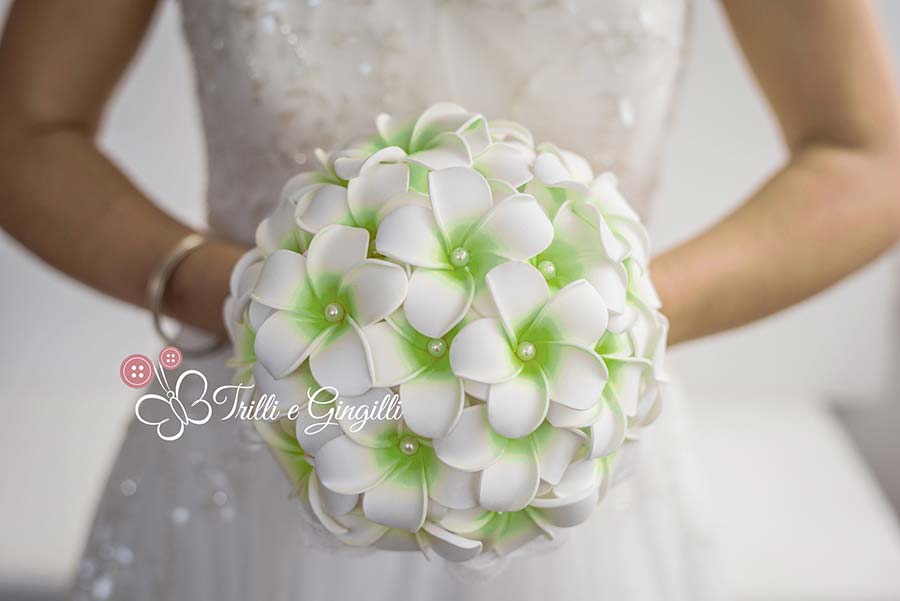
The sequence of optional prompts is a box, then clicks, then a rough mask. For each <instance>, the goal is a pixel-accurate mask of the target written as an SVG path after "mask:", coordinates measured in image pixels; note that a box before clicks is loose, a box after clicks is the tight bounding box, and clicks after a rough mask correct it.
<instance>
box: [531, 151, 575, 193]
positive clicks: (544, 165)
mask: <svg viewBox="0 0 900 601" xmlns="http://www.w3.org/2000/svg"><path fill="white" fill-rule="evenodd" d="M534 176H535V177H536V178H537V179H538V180H539V181H540V182H541V183H542V184H544V185H545V186H555V185H556V184H559V183H560V182H567V181H571V180H572V174H571V173H569V170H568V169H566V166H565V165H563V162H562V160H561V159H560V158H559V156H558V155H556V154H553V153H551V152H539V153H538V155H537V157H535V159H534Z"/></svg>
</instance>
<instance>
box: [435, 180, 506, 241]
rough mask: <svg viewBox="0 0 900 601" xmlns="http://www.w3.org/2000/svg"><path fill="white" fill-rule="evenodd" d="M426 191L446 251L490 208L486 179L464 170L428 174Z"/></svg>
mask: <svg viewBox="0 0 900 601" xmlns="http://www.w3.org/2000/svg"><path fill="white" fill-rule="evenodd" d="M428 189H429V193H430V197H431V206H432V208H433V209H434V219H435V222H436V223H437V225H438V228H439V229H440V231H441V232H442V233H443V236H444V240H445V241H446V243H447V248H448V249H450V250H452V249H454V248H456V247H458V246H461V245H462V243H463V241H464V240H465V237H466V234H467V233H468V231H469V229H470V228H471V227H472V226H473V225H474V224H475V223H478V221H480V220H481V218H482V217H484V216H485V215H487V214H488V212H489V211H490V210H491V206H492V205H493V201H492V200H491V188H490V186H489V185H488V182H487V180H486V179H485V178H484V176H483V175H481V174H480V173H478V172H477V171H475V170H474V169H469V168H467V167H453V168H450V169H442V170H440V171H433V172H431V173H429V174H428Z"/></svg>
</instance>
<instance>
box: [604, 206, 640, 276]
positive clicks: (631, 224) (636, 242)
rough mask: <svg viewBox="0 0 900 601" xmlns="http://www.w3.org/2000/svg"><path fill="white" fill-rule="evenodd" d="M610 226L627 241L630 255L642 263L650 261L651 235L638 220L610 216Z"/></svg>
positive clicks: (608, 219)
mask: <svg viewBox="0 0 900 601" xmlns="http://www.w3.org/2000/svg"><path fill="white" fill-rule="evenodd" d="M607 223H609V227H610V228H611V229H612V231H614V232H615V233H616V235H617V236H619V237H620V238H621V239H622V240H624V241H625V243H626V245H627V248H628V249H629V252H628V256H629V258H631V259H634V260H635V261H637V262H638V263H639V264H641V265H649V263H650V235H649V234H648V233H647V230H646V229H645V228H644V226H643V225H641V224H640V223H638V222H636V221H629V220H626V219H619V218H618V217H608V218H607Z"/></svg>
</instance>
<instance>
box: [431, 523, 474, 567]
mask: <svg viewBox="0 0 900 601" xmlns="http://www.w3.org/2000/svg"><path fill="white" fill-rule="evenodd" d="M421 535H422V536H424V537H425V540H426V542H427V544H428V547H429V548H431V549H432V550H433V551H434V552H435V553H437V554H438V555H440V556H441V557H443V558H444V559H446V560H447V561H452V562H455V563H459V562H463V561H469V560H470V559H474V558H475V557H478V554H479V553H481V549H482V545H481V541H477V540H472V539H470V538H465V537H462V536H460V535H458V534H454V533H453V532H450V531H449V530H446V529H445V528H442V527H440V526H439V525H437V524H435V523H434V522H425V525H424V526H423V527H422V532H421Z"/></svg>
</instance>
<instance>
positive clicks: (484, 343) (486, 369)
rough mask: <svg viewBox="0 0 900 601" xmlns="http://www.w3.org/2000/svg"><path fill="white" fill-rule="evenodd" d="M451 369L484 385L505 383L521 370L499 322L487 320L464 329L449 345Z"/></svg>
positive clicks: (476, 321) (491, 319) (473, 323)
mask: <svg viewBox="0 0 900 601" xmlns="http://www.w3.org/2000/svg"><path fill="white" fill-rule="evenodd" d="M450 366H451V368H452V369H453V373H455V374H456V375H457V376H459V377H460V378H466V379H469V380H475V381H476V382H482V383H484V384H497V383H499V382H505V381H506V380H509V379H510V378H513V377H514V376H516V375H517V374H518V373H519V372H520V371H521V369H522V364H521V362H520V361H519V360H518V359H517V358H516V356H515V355H514V354H513V351H512V349H511V348H510V341H509V339H508V338H507V335H506V334H505V333H504V331H503V326H502V325H501V324H500V320H499V319H496V318H493V317H487V318H484V319H478V320H475V321H473V322H472V323H470V324H468V325H467V326H466V327H464V328H463V329H462V330H460V332H459V333H458V334H457V335H456V337H455V338H454V339H453V342H452V343H451V344H450Z"/></svg>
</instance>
